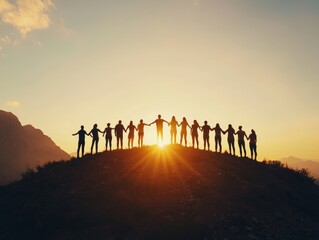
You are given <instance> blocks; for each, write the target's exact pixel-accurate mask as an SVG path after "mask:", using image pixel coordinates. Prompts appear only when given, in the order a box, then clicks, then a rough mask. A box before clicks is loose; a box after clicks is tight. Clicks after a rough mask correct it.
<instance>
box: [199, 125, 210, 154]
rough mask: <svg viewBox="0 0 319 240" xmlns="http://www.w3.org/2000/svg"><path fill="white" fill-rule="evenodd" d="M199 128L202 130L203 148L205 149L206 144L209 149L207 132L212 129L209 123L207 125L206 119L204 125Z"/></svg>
mask: <svg viewBox="0 0 319 240" xmlns="http://www.w3.org/2000/svg"><path fill="white" fill-rule="evenodd" d="M200 130H201V131H202V132H203V139H204V150H206V144H207V149H208V150H210V144H209V132H210V131H211V130H212V128H211V127H210V126H209V125H207V121H205V122H204V125H203V126H202V127H201V128H200Z"/></svg>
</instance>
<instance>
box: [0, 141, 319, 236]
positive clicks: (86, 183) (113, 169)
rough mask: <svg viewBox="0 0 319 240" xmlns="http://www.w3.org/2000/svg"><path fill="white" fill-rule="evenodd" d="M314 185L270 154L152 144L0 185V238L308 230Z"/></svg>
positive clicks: (317, 195)
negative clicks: (261, 157)
mask: <svg viewBox="0 0 319 240" xmlns="http://www.w3.org/2000/svg"><path fill="white" fill-rule="evenodd" d="M318 216H319V189H318V186H316V185H315V184H314V183H313V181H312V179H310V178H308V177H307V176H305V175H303V174H301V173H298V172H295V171H292V170H290V169H287V168H284V167H282V166H280V165H279V164H278V162H272V163H271V164H265V163H260V162H254V161H252V160H250V159H248V158H239V157H235V156H230V155H228V154H219V153H214V152H208V151H203V150H195V149H192V148H185V147H182V146H167V147H165V148H163V149H161V148H158V147H156V146H150V147H143V148H141V149H132V150H119V151H112V152H102V153H99V154H96V155H90V154H88V155H85V156H84V157H83V158H82V159H72V160H71V161H60V162H55V163H48V164H47V165H46V166H44V167H39V168H38V171H37V172H32V171H30V172H28V173H26V174H25V176H24V178H23V179H22V180H21V181H19V182H16V183H13V184H10V185H8V186H6V187H2V188H0V239H290V240H293V239H318V238H319V219H318Z"/></svg>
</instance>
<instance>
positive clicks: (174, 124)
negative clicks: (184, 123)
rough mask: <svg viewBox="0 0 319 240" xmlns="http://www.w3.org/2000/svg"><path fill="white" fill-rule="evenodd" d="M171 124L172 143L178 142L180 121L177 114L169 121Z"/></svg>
mask: <svg viewBox="0 0 319 240" xmlns="http://www.w3.org/2000/svg"><path fill="white" fill-rule="evenodd" d="M168 125H169V126H171V144H176V134H177V126H178V122H177V121H176V118H175V116H173V117H172V120H171V121H170V122H169V123H168Z"/></svg>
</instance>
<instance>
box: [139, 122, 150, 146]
mask: <svg viewBox="0 0 319 240" xmlns="http://www.w3.org/2000/svg"><path fill="white" fill-rule="evenodd" d="M144 126H150V125H149V124H146V123H144V122H143V119H141V120H140V123H139V124H138V125H137V131H138V147H143V139H144Z"/></svg>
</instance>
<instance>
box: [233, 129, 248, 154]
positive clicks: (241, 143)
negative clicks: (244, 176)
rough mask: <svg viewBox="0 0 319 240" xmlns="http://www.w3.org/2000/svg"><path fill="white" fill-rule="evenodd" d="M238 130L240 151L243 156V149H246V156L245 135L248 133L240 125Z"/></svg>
mask: <svg viewBox="0 0 319 240" xmlns="http://www.w3.org/2000/svg"><path fill="white" fill-rule="evenodd" d="M238 129H239V130H238V131H237V132H236V133H235V134H237V135H238V146H239V151H240V156H241V157H242V156H243V154H242V149H244V154H245V157H246V147H245V137H246V138H247V135H246V133H245V131H243V130H242V126H239V127H238Z"/></svg>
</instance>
